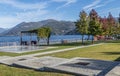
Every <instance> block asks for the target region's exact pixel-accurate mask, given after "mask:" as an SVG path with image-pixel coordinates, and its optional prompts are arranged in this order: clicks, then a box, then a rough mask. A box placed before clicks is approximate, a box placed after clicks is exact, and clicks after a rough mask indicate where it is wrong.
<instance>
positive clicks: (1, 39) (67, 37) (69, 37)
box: [0, 35, 92, 42]
mask: <svg viewBox="0 0 120 76" xmlns="http://www.w3.org/2000/svg"><path fill="white" fill-rule="evenodd" d="M87 38H88V36H87V35H84V40H86V39H87ZM22 39H23V41H29V40H30V39H31V40H33V41H35V40H36V41H37V36H23V37H22ZM81 39H82V36H81V35H52V36H51V37H50V41H61V40H81ZM91 39H92V36H90V40H91ZM0 42H20V36H1V37H0Z"/></svg>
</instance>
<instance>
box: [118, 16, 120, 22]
mask: <svg viewBox="0 0 120 76" xmlns="http://www.w3.org/2000/svg"><path fill="white" fill-rule="evenodd" d="M118 21H119V24H120V14H119V18H118Z"/></svg>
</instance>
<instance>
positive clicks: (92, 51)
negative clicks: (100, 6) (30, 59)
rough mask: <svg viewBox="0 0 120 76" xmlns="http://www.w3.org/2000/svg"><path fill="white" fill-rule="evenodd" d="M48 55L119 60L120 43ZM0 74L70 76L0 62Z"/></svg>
mask: <svg viewBox="0 0 120 76" xmlns="http://www.w3.org/2000/svg"><path fill="white" fill-rule="evenodd" d="M80 45H81V44H79V43H77V44H76V43H75V44H64V45H52V46H56V47H58V48H54V49H47V50H41V51H34V52H28V53H22V54H16V53H3V52H0V56H3V55H8V56H18V55H26V54H34V53H39V52H45V51H53V50H58V49H64V48H70V47H75V46H80ZM48 55H49V56H55V57H63V58H73V57H87V58H94V59H102V60H120V43H106V44H103V45H97V46H92V47H86V48H81V49H76V50H71V51H66V52H60V53H53V54H48ZM38 57H40V56H38ZM0 76H70V75H68V74H61V73H52V72H40V71H34V70H29V69H23V68H15V67H9V66H6V65H2V64H0Z"/></svg>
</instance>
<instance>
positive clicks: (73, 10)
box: [0, 0, 120, 28]
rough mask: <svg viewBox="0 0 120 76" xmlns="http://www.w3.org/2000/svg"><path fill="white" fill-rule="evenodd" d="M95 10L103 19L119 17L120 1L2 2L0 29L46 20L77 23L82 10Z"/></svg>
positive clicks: (8, 0)
mask: <svg viewBox="0 0 120 76" xmlns="http://www.w3.org/2000/svg"><path fill="white" fill-rule="evenodd" d="M91 9H95V10H96V11H97V12H98V15H100V16H101V17H104V16H108V13H109V12H111V13H112V15H113V16H115V17H118V16H119V13H120V0H0V27H1V28H12V27H14V26H15V25H17V24H19V23H21V22H37V21H41V20H46V19H55V20H66V21H76V20H78V19H79V13H80V11H81V10H85V11H86V12H87V13H88V14H89V12H90V10H91Z"/></svg>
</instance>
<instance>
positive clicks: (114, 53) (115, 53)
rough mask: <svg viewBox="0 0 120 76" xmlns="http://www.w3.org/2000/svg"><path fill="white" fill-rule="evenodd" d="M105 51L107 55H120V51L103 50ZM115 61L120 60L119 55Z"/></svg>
mask: <svg viewBox="0 0 120 76" xmlns="http://www.w3.org/2000/svg"><path fill="white" fill-rule="evenodd" d="M103 53H104V54H107V55H120V52H103ZM114 61H120V57H118V58H117V59H115V60H114Z"/></svg>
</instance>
